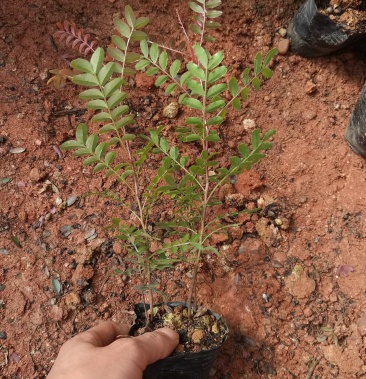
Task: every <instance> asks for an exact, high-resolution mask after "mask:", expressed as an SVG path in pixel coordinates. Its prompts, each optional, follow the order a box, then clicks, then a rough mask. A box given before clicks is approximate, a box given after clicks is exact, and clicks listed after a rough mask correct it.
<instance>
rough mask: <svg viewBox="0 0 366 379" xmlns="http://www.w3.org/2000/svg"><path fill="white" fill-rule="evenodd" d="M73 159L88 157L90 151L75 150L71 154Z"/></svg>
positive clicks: (83, 149)
mask: <svg viewBox="0 0 366 379" xmlns="http://www.w3.org/2000/svg"><path fill="white" fill-rule="evenodd" d="M72 155H73V156H74V157H82V156H84V155H90V149H89V148H86V147H84V148H80V149H77V150H76V151H74V153H73V154H72Z"/></svg>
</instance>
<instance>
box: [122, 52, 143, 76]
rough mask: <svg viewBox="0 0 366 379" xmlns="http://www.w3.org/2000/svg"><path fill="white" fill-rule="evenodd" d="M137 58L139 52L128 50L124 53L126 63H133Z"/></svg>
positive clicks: (138, 57)
mask: <svg viewBox="0 0 366 379" xmlns="http://www.w3.org/2000/svg"><path fill="white" fill-rule="evenodd" d="M139 59H140V54H137V53H134V52H132V51H129V52H128V53H126V56H125V62H126V63H134V62H136V61H138V60H139ZM125 75H126V72H125Z"/></svg>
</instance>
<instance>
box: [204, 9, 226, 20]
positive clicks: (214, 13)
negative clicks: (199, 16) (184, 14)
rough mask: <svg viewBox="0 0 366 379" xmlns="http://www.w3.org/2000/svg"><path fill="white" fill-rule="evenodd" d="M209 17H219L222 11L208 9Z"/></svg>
mask: <svg viewBox="0 0 366 379" xmlns="http://www.w3.org/2000/svg"><path fill="white" fill-rule="evenodd" d="M206 15H207V18H217V17H220V16H221V15H222V11H217V10H213V9H212V10H208V11H207V12H206Z"/></svg>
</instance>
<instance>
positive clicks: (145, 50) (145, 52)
mask: <svg viewBox="0 0 366 379" xmlns="http://www.w3.org/2000/svg"><path fill="white" fill-rule="evenodd" d="M140 50H141V52H142V54H143V55H144V57H145V58H147V57H148V56H149V46H148V45H147V41H146V40H142V41H141V42H140Z"/></svg>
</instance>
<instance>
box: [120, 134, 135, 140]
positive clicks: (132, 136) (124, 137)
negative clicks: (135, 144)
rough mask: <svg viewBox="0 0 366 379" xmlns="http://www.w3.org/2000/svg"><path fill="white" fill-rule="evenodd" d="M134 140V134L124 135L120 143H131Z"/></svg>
mask: <svg viewBox="0 0 366 379" xmlns="http://www.w3.org/2000/svg"><path fill="white" fill-rule="evenodd" d="M135 138H136V136H135V134H128V133H127V134H125V135H124V136H123V137H122V138H121V140H122V141H133V140H134V139H135Z"/></svg>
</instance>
